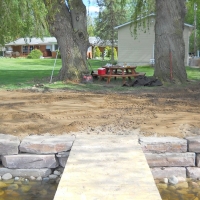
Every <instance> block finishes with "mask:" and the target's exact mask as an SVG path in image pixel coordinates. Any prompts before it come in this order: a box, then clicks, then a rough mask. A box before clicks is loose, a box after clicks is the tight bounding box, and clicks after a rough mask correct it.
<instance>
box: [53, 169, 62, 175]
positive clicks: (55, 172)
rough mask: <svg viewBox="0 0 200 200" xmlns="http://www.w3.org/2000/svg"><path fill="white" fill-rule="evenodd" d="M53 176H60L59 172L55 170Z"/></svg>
mask: <svg viewBox="0 0 200 200" xmlns="http://www.w3.org/2000/svg"><path fill="white" fill-rule="evenodd" d="M53 174H55V175H58V176H60V175H61V172H59V171H57V170H55V171H54V172H53Z"/></svg>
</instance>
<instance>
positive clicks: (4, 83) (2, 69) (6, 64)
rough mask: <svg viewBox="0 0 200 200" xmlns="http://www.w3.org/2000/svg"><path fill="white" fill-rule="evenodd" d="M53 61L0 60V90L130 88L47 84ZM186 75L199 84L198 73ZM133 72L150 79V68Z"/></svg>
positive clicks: (91, 63)
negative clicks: (38, 85) (142, 74)
mask: <svg viewBox="0 0 200 200" xmlns="http://www.w3.org/2000/svg"><path fill="white" fill-rule="evenodd" d="M54 62H55V60H54V59H35V60H34V59H25V58H24V59H22V58H21V59H14V58H12V59H10V58H1V59H0V89H19V88H30V87H32V86H33V85H36V84H38V83H39V84H44V87H48V88H68V89H75V90H85V91H94V90H102V89H103V90H104V91H105V90H108V91H109V90H116V91H118V90H129V89H131V88H127V87H126V88H124V87H121V85H122V80H121V79H117V80H113V79H112V80H111V83H110V84H106V81H101V82H100V81H98V80H94V84H76V83H67V84H66V83H63V82H54V84H50V83H49V82H50V77H51V74H52V70H53V67H54ZM106 63H109V61H102V60H88V67H89V69H90V71H92V70H97V69H98V68H99V67H102V66H103V65H105V64H106ZM61 65H62V63H61V60H60V59H58V60H57V61H56V66H55V69H54V76H53V77H56V76H57V74H58V72H59V70H60V68H61ZM186 69H187V74H188V78H189V79H193V80H200V69H198V68H190V67H187V68H186ZM137 72H146V76H152V75H153V68H152V67H149V66H145V67H137Z"/></svg>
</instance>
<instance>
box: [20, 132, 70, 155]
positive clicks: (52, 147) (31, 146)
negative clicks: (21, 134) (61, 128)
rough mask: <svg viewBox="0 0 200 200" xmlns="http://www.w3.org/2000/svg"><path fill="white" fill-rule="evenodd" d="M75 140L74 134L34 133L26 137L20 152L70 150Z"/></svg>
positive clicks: (35, 152)
mask: <svg viewBox="0 0 200 200" xmlns="http://www.w3.org/2000/svg"><path fill="white" fill-rule="evenodd" d="M73 142H74V136H71V135H60V136H41V135H32V136H28V137H25V138H24V139H23V140H22V142H21V144H20V146H19V149H20V152H26V153H34V154H52V153H58V152H63V151H69V150H70V149H71V147H72V144H73Z"/></svg>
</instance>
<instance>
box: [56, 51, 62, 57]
mask: <svg viewBox="0 0 200 200" xmlns="http://www.w3.org/2000/svg"><path fill="white" fill-rule="evenodd" d="M56 54H58V56H57V58H61V54H60V51H59V50H56Z"/></svg>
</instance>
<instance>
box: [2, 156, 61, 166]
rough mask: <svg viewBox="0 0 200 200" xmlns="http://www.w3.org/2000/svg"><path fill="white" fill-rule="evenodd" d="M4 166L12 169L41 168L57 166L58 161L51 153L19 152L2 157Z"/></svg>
mask: <svg viewBox="0 0 200 200" xmlns="http://www.w3.org/2000/svg"><path fill="white" fill-rule="evenodd" d="M1 160H2V164H3V166H4V167H7V168H10V169H41V168H56V167H58V165H59V164H58V161H57V159H56V158H55V154H53V155H52V154H51V155H36V154H18V155H7V156H2V157H1Z"/></svg>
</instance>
